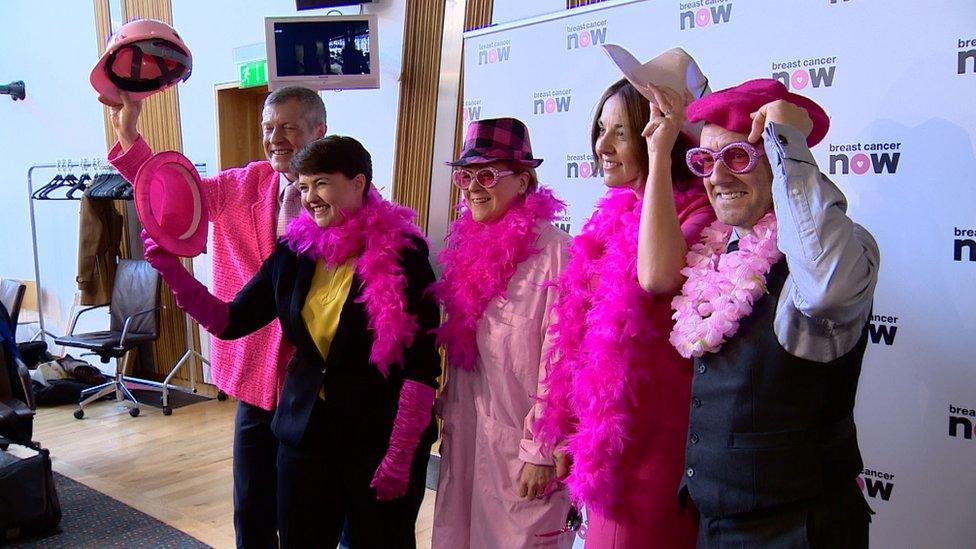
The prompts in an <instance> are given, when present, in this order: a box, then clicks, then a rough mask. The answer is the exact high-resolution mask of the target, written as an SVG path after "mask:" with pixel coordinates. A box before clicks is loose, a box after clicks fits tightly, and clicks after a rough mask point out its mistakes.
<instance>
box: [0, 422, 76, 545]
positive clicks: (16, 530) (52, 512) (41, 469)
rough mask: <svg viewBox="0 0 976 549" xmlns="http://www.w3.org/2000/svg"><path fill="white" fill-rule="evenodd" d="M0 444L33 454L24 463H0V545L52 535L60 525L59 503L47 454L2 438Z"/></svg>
mask: <svg viewBox="0 0 976 549" xmlns="http://www.w3.org/2000/svg"><path fill="white" fill-rule="evenodd" d="M0 443H4V444H17V445H21V446H26V447H27V448H30V449H31V450H34V451H35V452H37V455H36V456H31V457H29V458H26V459H15V460H14V461H9V460H0V509H2V512H0V544H2V543H3V542H5V541H12V540H14V539H17V538H20V537H26V536H38V535H43V534H46V533H48V532H51V531H53V530H54V529H56V528H57V527H58V524H60V523H61V503H60V502H58V492H57V489H56V488H55V486H54V474H53V473H52V472H51V456H50V453H49V452H48V451H47V450H45V449H44V448H41V447H40V446H37V445H35V444H29V445H23V444H21V443H19V442H16V441H13V440H9V439H5V438H0ZM2 457H11V456H9V455H7V456H2Z"/></svg>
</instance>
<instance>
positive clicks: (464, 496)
mask: <svg viewBox="0 0 976 549" xmlns="http://www.w3.org/2000/svg"><path fill="white" fill-rule="evenodd" d="M540 227H541V231H540V234H539V237H538V239H537V241H536V244H535V247H537V248H541V251H540V252H539V253H537V254H535V255H533V256H531V257H530V258H529V259H526V260H525V261H523V262H522V263H521V264H520V265H519V266H518V269H517V270H516V271H515V274H514V275H513V276H512V279H511V280H510V281H509V283H508V288H507V295H508V298H507V299H503V298H500V297H499V298H495V299H494V300H492V301H491V302H489V303H488V306H487V308H486V310H485V313H484V315H483V316H482V317H481V319H480V320H479V321H478V353H479V358H478V361H477V364H476V365H475V368H474V369H473V370H472V371H470V372H469V371H465V370H463V369H461V368H451V370H450V372H449V373H448V379H447V383H446V384H445V387H444V391H443V393H442V394H441V397H440V400H439V402H438V406H439V408H440V410H441V415H442V417H443V419H444V431H443V432H444V438H443V440H442V442H441V469H440V480H439V482H438V486H437V501H436V503H435V509H434V532H433V545H432V548H433V549H455V548H459V547H465V548H471V549H479V548H483V549H496V548H499V547H505V548H520V547H561V548H567V547H570V546H571V545H572V543H573V539H574V536H573V535H572V534H565V535H562V536H559V537H554V538H538V537H536V534H542V533H546V532H551V531H554V530H559V529H560V528H561V527H562V526H563V525H564V523H565V520H566V513H567V512H568V511H569V505H570V504H569V498H568V494H567V492H566V490H565V488H561V489H559V490H558V491H556V492H555V493H554V494H552V495H551V496H550V497H549V498H548V500H534V501H526V500H524V499H522V498H521V497H519V495H518V485H517V479H518V475H519V473H520V472H521V469H522V465H523V463H534V464H538V465H553V464H554V461H553V459H552V456H551V455H550V454H547V453H544V452H543V451H542V449H541V448H540V445H539V443H538V442H536V441H535V434H534V430H533V425H534V423H535V420H536V414H537V411H538V404H537V402H536V399H535V397H536V395H537V394H538V393H539V391H540V390H541V387H542V381H543V378H544V376H545V363H544V360H543V359H544V357H545V355H546V351H547V349H548V340H547V339H546V333H547V331H548V328H549V320H550V319H549V312H550V308H551V307H552V304H553V303H554V302H555V289H553V288H549V289H543V288H542V285H543V283H545V282H546V281H548V280H554V279H555V278H557V277H558V276H559V273H560V272H561V271H562V269H563V267H564V266H565V265H566V262H567V260H568V257H567V246H568V244H569V240H570V237H569V235H567V234H566V233H564V232H562V231H560V230H559V229H557V228H556V227H554V226H553V225H552V224H550V223H540Z"/></svg>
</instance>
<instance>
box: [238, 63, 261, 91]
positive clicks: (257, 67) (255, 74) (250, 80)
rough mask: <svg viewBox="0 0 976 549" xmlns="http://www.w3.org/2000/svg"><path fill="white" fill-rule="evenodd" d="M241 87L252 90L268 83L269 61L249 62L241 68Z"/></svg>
mask: <svg viewBox="0 0 976 549" xmlns="http://www.w3.org/2000/svg"><path fill="white" fill-rule="evenodd" d="M240 68H241V87H242V88H252V87H254V86H260V85H262V84H267V83H268V60H267V59H259V60H257V61H248V62H247V63H244V64H243V65H241V66H240Z"/></svg>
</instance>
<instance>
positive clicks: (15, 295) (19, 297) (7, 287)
mask: <svg viewBox="0 0 976 549" xmlns="http://www.w3.org/2000/svg"><path fill="white" fill-rule="evenodd" d="M25 291H27V286H26V285H24V284H22V283H21V282H18V281H16V280H11V279H9V278H5V279H3V280H0V304H3V306H4V307H6V308H7V314H9V315H10V321H11V322H12V323H13V326H11V329H12V330H13V331H14V333H17V317H19V316H20V305H21V304H22V303H23V302H24V292H25Z"/></svg>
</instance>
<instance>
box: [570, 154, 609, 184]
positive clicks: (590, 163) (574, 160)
mask: <svg viewBox="0 0 976 549" xmlns="http://www.w3.org/2000/svg"><path fill="white" fill-rule="evenodd" d="M588 177H603V164H602V163H600V162H597V161H596V159H595V158H593V155H592V154H568V155H566V179H581V178H582V179H586V178H588Z"/></svg>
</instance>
